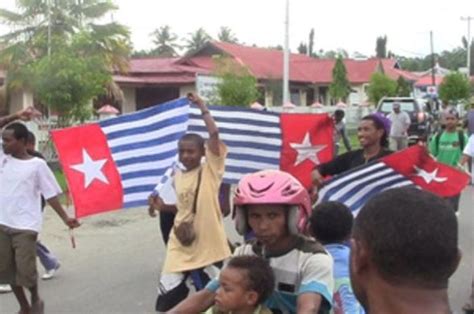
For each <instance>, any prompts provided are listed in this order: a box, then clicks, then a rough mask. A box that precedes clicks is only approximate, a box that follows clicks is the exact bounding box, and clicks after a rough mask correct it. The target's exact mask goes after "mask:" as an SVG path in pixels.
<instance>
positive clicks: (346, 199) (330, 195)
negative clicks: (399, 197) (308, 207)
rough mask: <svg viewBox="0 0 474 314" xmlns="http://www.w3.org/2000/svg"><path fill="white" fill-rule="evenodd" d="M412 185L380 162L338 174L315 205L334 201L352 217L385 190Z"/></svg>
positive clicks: (330, 181) (326, 184)
mask: <svg viewBox="0 0 474 314" xmlns="http://www.w3.org/2000/svg"><path fill="white" fill-rule="evenodd" d="M414 185H415V184H414V183H413V182H412V181H411V180H409V179H407V178H406V177H405V176H404V175H401V174H400V173H398V172H397V171H395V170H394V169H393V168H391V167H389V166H387V165H386V164H385V163H384V162H382V161H377V162H374V163H369V164H367V165H364V166H360V167H357V168H354V169H352V170H350V171H347V172H344V173H343V174H341V175H337V176H335V177H333V178H331V179H330V180H328V181H327V182H325V184H324V186H323V187H322V188H321V189H320V190H319V193H318V196H319V198H318V201H317V203H318V204H319V203H323V202H328V201H337V202H340V203H343V204H345V205H346V206H347V207H349V209H350V210H351V211H352V213H353V214H354V216H356V215H357V213H358V212H359V211H360V209H361V208H362V206H364V204H365V203H366V202H367V201H368V200H369V199H370V198H371V197H373V196H375V195H377V194H378V193H380V192H382V191H385V190H387V189H391V188H396V187H402V186H414Z"/></svg>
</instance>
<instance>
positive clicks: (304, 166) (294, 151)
mask: <svg viewBox="0 0 474 314" xmlns="http://www.w3.org/2000/svg"><path fill="white" fill-rule="evenodd" d="M280 125H281V129H282V142H283V143H282V149H281V157H280V169H281V170H283V171H287V172H289V173H291V174H292V175H293V176H295V177H296V178H297V179H298V180H299V181H300V182H301V183H302V184H303V185H304V186H305V187H306V188H310V187H311V185H312V183H311V171H312V170H313V168H314V167H315V166H317V165H319V164H321V163H324V162H327V161H330V160H331V159H332V158H333V152H334V149H333V147H334V139H333V134H334V124H333V121H332V119H331V117H330V116H329V115H328V114H294V113H292V114H284V113H283V114H282V115H281V118H280Z"/></svg>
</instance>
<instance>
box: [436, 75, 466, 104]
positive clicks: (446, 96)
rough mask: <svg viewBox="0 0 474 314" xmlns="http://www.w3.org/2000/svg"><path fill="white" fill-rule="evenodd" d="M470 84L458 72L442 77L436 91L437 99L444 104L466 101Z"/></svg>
mask: <svg viewBox="0 0 474 314" xmlns="http://www.w3.org/2000/svg"><path fill="white" fill-rule="evenodd" d="M470 88H471V87H470V83H469V80H468V79H467V77H466V76H465V75H464V74H462V73H459V72H455V73H451V74H448V75H446V76H445V77H444V79H443V82H441V84H440V86H439V90H438V94H439V98H440V99H441V100H442V101H444V102H450V101H460V100H466V99H468V98H469V97H470Z"/></svg>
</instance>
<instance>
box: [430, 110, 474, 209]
mask: <svg viewBox="0 0 474 314" xmlns="http://www.w3.org/2000/svg"><path fill="white" fill-rule="evenodd" d="M445 122H446V124H445V129H444V130H443V131H441V132H440V133H437V134H436V135H435V136H433V137H432V138H431V141H430V145H429V150H430V153H431V154H432V155H433V156H435V157H436V160H437V161H439V162H442V163H444V164H447V165H449V166H452V167H457V166H458V164H459V162H460V161H461V157H462V152H463V149H464V146H465V145H466V143H467V140H468V139H467V136H466V134H464V132H463V131H461V130H459V131H458V129H457V126H458V122H459V114H458V112H457V111H456V109H454V108H452V109H450V110H448V111H446V113H445ZM459 197H460V195H456V196H453V197H450V198H448V200H449V202H450V203H451V204H452V206H453V208H454V211H455V212H457V210H458V207H459Z"/></svg>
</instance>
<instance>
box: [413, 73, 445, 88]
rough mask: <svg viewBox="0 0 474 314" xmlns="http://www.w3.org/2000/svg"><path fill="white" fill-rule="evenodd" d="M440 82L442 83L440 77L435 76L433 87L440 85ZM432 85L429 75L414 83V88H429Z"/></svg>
mask: <svg viewBox="0 0 474 314" xmlns="http://www.w3.org/2000/svg"><path fill="white" fill-rule="evenodd" d="M442 81H443V77H442V76H439V75H436V76H435V85H439V84H441V82H442ZM432 83H433V80H432V77H431V75H425V76H423V77H421V78H420V79H418V80H417V81H416V83H415V86H431V85H433V84H432Z"/></svg>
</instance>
